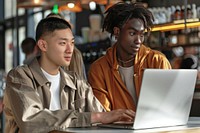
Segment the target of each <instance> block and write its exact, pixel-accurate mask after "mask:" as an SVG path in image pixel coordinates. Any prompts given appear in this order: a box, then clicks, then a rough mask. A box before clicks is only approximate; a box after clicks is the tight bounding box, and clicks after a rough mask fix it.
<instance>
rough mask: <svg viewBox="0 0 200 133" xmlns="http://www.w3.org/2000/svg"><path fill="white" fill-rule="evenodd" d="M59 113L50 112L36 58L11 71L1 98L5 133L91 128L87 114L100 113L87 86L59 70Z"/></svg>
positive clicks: (48, 87) (48, 100)
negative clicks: (4, 118) (2, 100)
mask: <svg viewBox="0 0 200 133" xmlns="http://www.w3.org/2000/svg"><path fill="white" fill-rule="evenodd" d="M60 72H61V81H60V102H61V108H62V109H61V110H57V111H50V110H49V105H50V98H51V95H50V90H49V89H50V85H51V83H50V82H49V81H48V80H47V79H46V78H45V76H44V75H43V73H42V71H41V69H40V66H39V63H38V61H37V59H35V60H34V61H33V62H32V63H31V64H30V65H29V66H28V65H24V66H19V67H16V68H14V69H12V70H11V71H10V72H9V73H8V76H7V84H6V89H5V95H4V112H5V116H6V127H5V133H47V132H48V131H51V130H55V129H56V130H63V129H65V128H67V127H88V126H91V112H93V111H95V112H102V111H104V109H103V106H102V105H101V104H100V102H99V101H98V100H97V99H96V98H95V97H94V95H93V92H92V89H91V87H90V86H89V84H87V83H86V82H85V81H83V80H79V79H78V76H77V75H76V74H69V73H65V72H64V71H63V70H62V69H61V68H60Z"/></svg>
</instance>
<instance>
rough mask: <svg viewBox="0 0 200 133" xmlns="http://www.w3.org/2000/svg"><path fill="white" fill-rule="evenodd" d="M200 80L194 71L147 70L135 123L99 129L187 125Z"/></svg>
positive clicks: (144, 75) (103, 125)
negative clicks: (197, 83)
mask: <svg viewBox="0 0 200 133" xmlns="http://www.w3.org/2000/svg"><path fill="white" fill-rule="evenodd" d="M196 78H197V70H194V69H170V70H166V69H145V70H144V74H143V79H142V85H141V91H140V96H139V99H138V104H137V110H136V116H135V120H134V123H132V124H130V123H129V124H126V123H125V124H122V123H117V124H116V123H114V124H100V125H99V126H101V127H111V128H131V129H148V128H158V127H159V128H162V127H169V126H179V125H186V124H187V122H188V118H189V113H190V108H191V103H192V99H193V94H194V88H195V83H196Z"/></svg>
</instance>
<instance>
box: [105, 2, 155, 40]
mask: <svg viewBox="0 0 200 133" xmlns="http://www.w3.org/2000/svg"><path fill="white" fill-rule="evenodd" d="M105 14H106V16H105V19H104V23H103V31H104V30H106V31H108V32H109V33H111V36H112V35H113V34H114V31H113V28H114V27H118V28H120V29H121V28H122V26H123V25H124V24H125V23H126V22H127V21H128V20H130V19H132V18H138V19H141V20H142V21H143V22H144V27H145V29H146V30H147V32H148V34H149V33H150V30H151V28H152V26H153V21H154V17H153V15H152V13H151V12H150V11H149V10H148V9H147V8H145V7H144V5H143V4H142V3H139V2H137V3H132V2H130V3H126V2H119V3H116V4H114V5H113V6H111V7H110V8H108V9H107V10H106V12H105Z"/></svg>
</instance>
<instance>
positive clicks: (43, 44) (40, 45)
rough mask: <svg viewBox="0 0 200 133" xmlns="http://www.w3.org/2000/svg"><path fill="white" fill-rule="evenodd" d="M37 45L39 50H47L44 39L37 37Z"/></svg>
mask: <svg viewBox="0 0 200 133" xmlns="http://www.w3.org/2000/svg"><path fill="white" fill-rule="evenodd" d="M37 45H38V47H39V49H40V50H41V51H46V50H47V42H46V41H45V40H42V39H39V40H38V42H37Z"/></svg>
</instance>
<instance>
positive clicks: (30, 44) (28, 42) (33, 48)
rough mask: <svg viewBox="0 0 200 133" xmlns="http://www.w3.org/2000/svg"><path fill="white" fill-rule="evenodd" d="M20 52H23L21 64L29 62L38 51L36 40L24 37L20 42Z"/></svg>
mask: <svg viewBox="0 0 200 133" xmlns="http://www.w3.org/2000/svg"><path fill="white" fill-rule="evenodd" d="M21 48H22V52H23V53H24V54H25V60H24V61H23V64H29V63H30V62H31V61H32V60H33V58H34V57H35V56H36V55H37V53H38V47H37V45H36V41H35V40H34V39H33V38H31V37H27V38H25V39H24V40H23V41H22V43H21Z"/></svg>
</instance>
